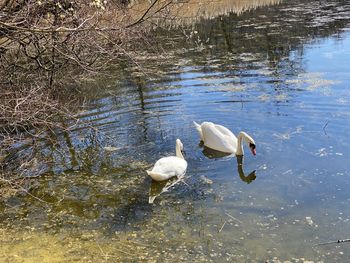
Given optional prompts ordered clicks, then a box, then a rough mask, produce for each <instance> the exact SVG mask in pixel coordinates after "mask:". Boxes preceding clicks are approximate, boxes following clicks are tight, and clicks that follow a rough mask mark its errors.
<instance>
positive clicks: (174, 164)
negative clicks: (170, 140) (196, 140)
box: [146, 139, 187, 181]
mask: <svg viewBox="0 0 350 263" xmlns="http://www.w3.org/2000/svg"><path fill="white" fill-rule="evenodd" d="M182 150H183V145H182V143H181V141H180V140H179V139H177V140H176V156H169V157H163V158H161V159H159V160H158V161H157V162H156V163H155V164H154V166H153V169H152V170H151V171H146V172H147V174H148V175H149V176H151V177H152V179H153V180H155V181H165V180H167V179H169V178H171V177H174V176H177V177H181V176H183V175H184V174H185V173H186V169H187V162H186V160H185V159H184V157H183V155H182V153H181V151H182Z"/></svg>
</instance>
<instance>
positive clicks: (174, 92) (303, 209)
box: [0, 1, 350, 262]
mask: <svg viewBox="0 0 350 263" xmlns="http://www.w3.org/2000/svg"><path fill="white" fill-rule="evenodd" d="M349 22H350V2H349V1H288V2H287V1H282V2H281V3H279V4H275V5H269V6H264V7H260V8H256V9H254V10H251V11H247V12H244V13H242V14H240V15H237V14H235V13H228V14H220V15H217V16H216V17H214V18H212V19H201V20H200V21H196V23H195V24H192V25H190V26H189V25H186V26H176V27H172V28H171V29H170V30H166V29H157V30H156V32H155V34H156V38H157V39H158V42H159V43H160V44H161V45H162V48H163V51H164V55H162V54H158V53H156V52H154V54H152V55H151V56H145V60H144V61H143V63H142V65H143V72H141V71H140V69H139V68H138V67H135V68H133V67H125V68H123V70H116V72H115V73H114V72H113V74H115V76H116V78H115V80H108V81H101V82H100V83H99V85H97V86H96V87H94V88H92V89H90V91H89V93H88V94H87V96H88V97H89V102H88V109H86V110H84V111H83V112H81V113H79V114H78V116H79V120H80V122H79V123H78V125H77V126H76V127H75V128H74V129H73V130H72V132H70V133H59V134H57V135H55V138H54V139H55V140H56V141H57V142H58V143H57V144H56V145H48V144H44V143H43V148H42V149H40V156H41V157H40V158H44V159H48V160H50V164H51V166H49V167H47V166H46V167H45V168H43V169H46V170H48V172H47V173H46V174H45V175H44V176H42V177H41V178H40V179H39V182H40V183H39V184H35V186H34V187H32V188H31V190H30V192H29V193H28V194H22V195H18V196H16V197H11V198H8V199H6V200H4V201H2V202H1V203H0V223H1V225H0V233H1V234H0V244H1V248H0V261H4V262H38V261H41V262H62V260H64V261H67V262H70V261H84V262H90V261H91V262H96V261H99V262H104V261H106V262H179V261H183V262H266V261H267V262H280V261H281V262H283V261H286V260H289V261H290V262H310V261H312V262H350V249H349V243H344V244H330V245H324V246H315V245H316V244H318V243H322V242H327V241H332V240H338V239H346V238H350V222H349V220H350V212H349V211H350V202H349V201H350V193H349V191H348V189H349V187H350V172H349V167H350V166H349V163H348V156H349V154H350V147H349V146H350V140H349V134H350V126H349V124H350V84H349V83H350V74H349V72H350V63H349V62H350V26H349ZM151 52H152V51H151ZM193 121H196V122H202V121H213V122H215V123H218V124H221V125H224V126H226V127H227V128H229V129H230V130H231V131H232V132H233V133H235V134H238V133H239V132H240V131H246V132H247V133H249V134H250V135H251V136H252V137H253V138H254V140H255V142H256V146H257V155H256V156H252V155H251V154H250V153H249V151H248V149H246V154H245V155H244V159H243V160H242V161H243V167H240V166H239V165H238V161H241V160H237V158H236V157H235V156H225V155H220V154H218V153H215V152H212V151H209V150H207V149H203V147H201V145H200V141H199V135H198V133H197V131H196V130H195V128H194V125H193V123H192V122H193ZM67 125H69V121H67ZM177 138H180V139H181V140H182V142H183V144H184V148H185V154H186V156H185V159H186V160H187V162H188V169H187V173H186V175H185V177H184V178H183V179H181V180H179V181H176V180H174V179H172V180H170V181H169V182H165V183H155V182H152V180H151V179H150V178H149V177H148V176H147V174H146V172H145V170H146V169H150V168H151V167H152V166H153V164H154V163H155V161H156V160H158V159H159V158H160V157H163V156H167V155H174V154H175V140H176V139H177ZM38 158H39V157H38ZM39 168H40V167H39ZM39 168H38V169H39ZM253 171H255V173H253ZM162 190H163V192H162ZM164 190H166V191H164ZM150 195H151V197H153V199H154V200H153V203H152V204H150V203H149V199H150Z"/></svg>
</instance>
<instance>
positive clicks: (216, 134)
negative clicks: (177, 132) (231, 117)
mask: <svg viewBox="0 0 350 263" xmlns="http://www.w3.org/2000/svg"><path fill="white" fill-rule="evenodd" d="M202 132H203V137H204V145H205V146H207V147H209V148H212V149H214V150H217V151H222V152H228V153H234V152H236V149H237V138H236V136H235V135H234V134H233V133H232V132H231V131H230V130H229V129H227V128H226V127H224V126H221V125H217V124H214V123H212V122H206V123H203V124H202Z"/></svg>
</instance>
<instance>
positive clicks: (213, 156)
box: [199, 142, 256, 184]
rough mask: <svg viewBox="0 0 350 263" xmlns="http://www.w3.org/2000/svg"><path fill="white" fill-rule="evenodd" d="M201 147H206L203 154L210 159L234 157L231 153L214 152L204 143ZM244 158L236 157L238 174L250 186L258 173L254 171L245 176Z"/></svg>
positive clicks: (241, 156)
mask: <svg viewBox="0 0 350 263" xmlns="http://www.w3.org/2000/svg"><path fill="white" fill-rule="evenodd" d="M199 146H203V147H204V149H203V154H204V155H205V156H206V157H207V158H209V159H216V158H223V157H228V156H232V154H231V153H224V152H220V151H216V150H213V149H211V148H208V147H206V146H204V144H203V142H201V143H200V145H199ZM243 157H244V155H236V158H237V170H238V174H239V177H240V178H241V180H242V181H243V182H246V183H247V184H250V183H251V182H253V181H254V180H255V178H256V174H255V172H256V171H255V170H254V171H252V172H251V173H249V174H248V175H245V173H244V171H243Z"/></svg>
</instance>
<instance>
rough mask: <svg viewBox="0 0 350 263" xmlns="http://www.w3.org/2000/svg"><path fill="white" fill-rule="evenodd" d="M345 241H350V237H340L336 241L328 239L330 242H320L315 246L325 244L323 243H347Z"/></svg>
mask: <svg viewBox="0 0 350 263" xmlns="http://www.w3.org/2000/svg"><path fill="white" fill-rule="evenodd" d="M345 242H350V238H349V239H338V240H336V241H328V242H324V243H319V244H316V245H315V246H323V245H329V244H338V243H345Z"/></svg>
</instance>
